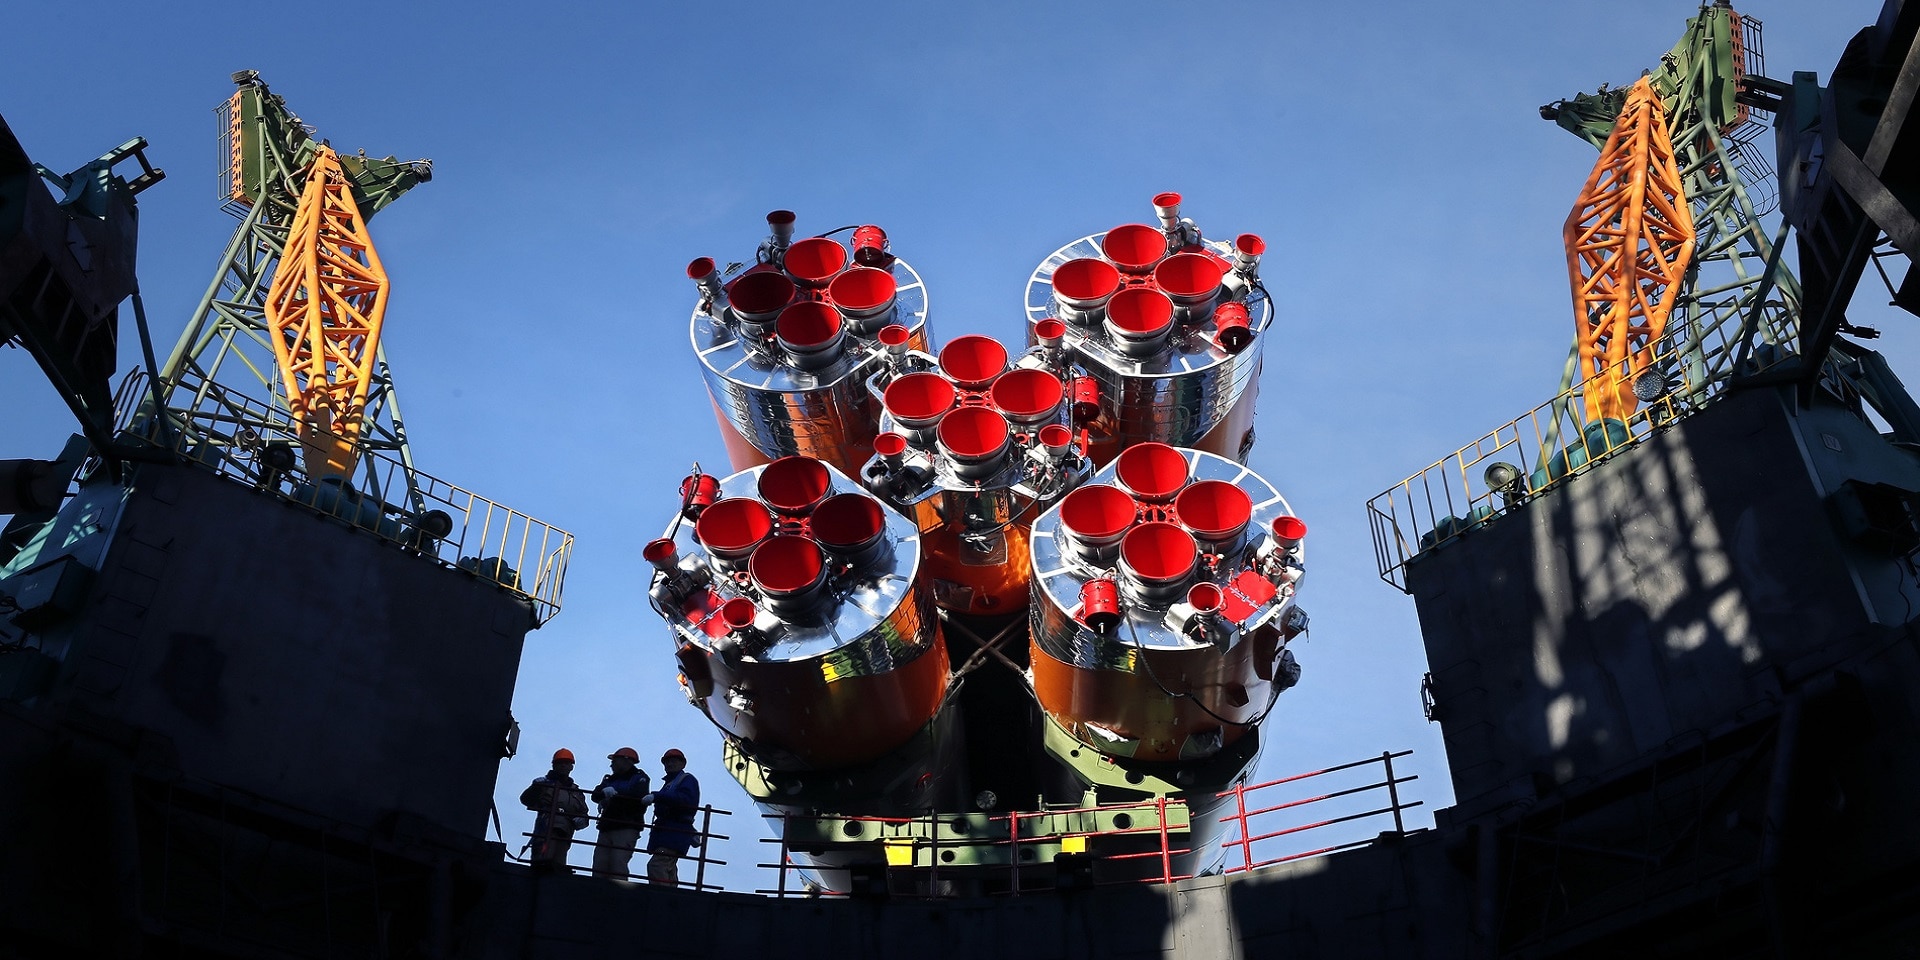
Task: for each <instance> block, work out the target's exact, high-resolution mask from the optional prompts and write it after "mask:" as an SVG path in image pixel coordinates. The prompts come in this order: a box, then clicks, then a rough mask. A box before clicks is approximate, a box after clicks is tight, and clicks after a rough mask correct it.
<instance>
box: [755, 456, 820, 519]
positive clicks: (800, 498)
mask: <svg viewBox="0 0 1920 960" xmlns="http://www.w3.org/2000/svg"><path fill="white" fill-rule="evenodd" d="M831 486H832V479H831V478H830V477H828V476H827V467H826V464H823V463H821V462H820V461H818V460H815V459H813V458H812V457H781V458H780V459H778V460H775V461H773V462H772V463H769V464H767V466H766V469H764V470H762V471H760V481H759V489H760V499H762V500H765V501H766V502H767V506H770V507H772V508H773V509H774V511H775V512H778V513H781V514H785V515H787V516H790V517H798V516H805V515H807V514H809V513H812V512H813V509H814V508H815V507H818V506H819V505H820V502H821V501H822V500H825V499H826V498H827V492H828V490H829V489H830V488H831Z"/></svg>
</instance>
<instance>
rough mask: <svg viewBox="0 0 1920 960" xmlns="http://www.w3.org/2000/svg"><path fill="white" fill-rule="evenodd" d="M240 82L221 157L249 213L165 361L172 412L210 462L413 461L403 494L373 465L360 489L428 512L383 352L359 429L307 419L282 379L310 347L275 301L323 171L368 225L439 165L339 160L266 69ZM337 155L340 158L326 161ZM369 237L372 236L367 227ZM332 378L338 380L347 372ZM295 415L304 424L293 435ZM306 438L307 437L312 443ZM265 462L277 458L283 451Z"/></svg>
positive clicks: (236, 202) (229, 201) (230, 204)
mask: <svg viewBox="0 0 1920 960" xmlns="http://www.w3.org/2000/svg"><path fill="white" fill-rule="evenodd" d="M234 81H235V83H236V84H237V85H238V86H239V89H238V90H237V91H235V93H234V95H233V97H232V98H231V99H229V100H228V101H227V102H226V103H225V104H223V105H221V107H220V108H219V109H218V110H217V113H218V114H219V115H220V119H221V123H220V129H221V133H222V144H221V146H222V161H223V164H222V170H221V176H220V194H219V195H220V198H221V199H222V200H223V201H225V204H226V209H227V210H228V211H229V212H231V213H234V214H235V215H236V216H239V217H240V218H241V221H240V226H239V228H238V229H237V230H235V231H234V234H233V239H232V240H231V241H229V242H228V244H227V248H226V251H225V253H223V254H222V255H221V258H220V264H219V267H218V268H217V269H216V270H215V272H214V277H213V281H212V282H211V283H210V284H209V285H208V287H207V292H206V294H205V295H204V296H202V298H201V300H200V303H199V305H198V306H197V307H196V308H195V309H194V313H193V317H192V319H191V320H189V321H188V323H187V326H186V329H185V330H184V331H183V332H182V334H181V337H180V340H179V342H178V343H177V344H176V345H175V346H174V348H173V352H172V354H171V355H170V356H169V357H168V358H167V360H166V363H165V364H164V365H163V366H162V367H161V370H160V383H161V389H160V391H159V393H160V397H161V402H162V403H163V404H164V405H165V407H166V418H167V420H168V421H169V423H170V424H171V425H172V427H173V428H174V429H176V430H178V431H180V432H181V433H182V434H184V435H185V436H187V437H188V438H190V440H191V441H192V442H193V444H194V448H193V452H194V453H195V454H196V455H197V456H200V457H201V458H203V459H225V460H233V461H234V462H236V463H253V462H255V461H256V460H260V459H262V458H256V457H254V456H252V455H253V454H255V453H258V452H260V451H262V450H264V449H265V448H267V447H268V446H270V445H276V444H285V445H287V446H288V447H290V448H296V449H297V448H301V447H304V448H306V449H307V450H309V452H312V451H314V450H315V449H316V448H317V449H321V450H326V451H329V453H323V454H322V455H321V456H320V458H319V461H318V462H317V463H314V464H313V466H314V467H316V468H320V472H321V473H323V474H324V473H327V469H326V468H327V466H328V464H329V463H330V462H332V461H333V460H335V459H337V458H338V451H339V450H341V449H342V448H345V449H350V450H353V451H360V452H373V453H378V454H384V455H386V456H389V457H392V458H394V459H397V460H398V461H400V462H401V463H402V464H404V465H405V468H406V469H404V470H403V471H401V473H400V476H401V477H402V478H403V482H404V485H405V490H404V491H389V490H387V489H384V488H383V484H382V481H381V477H380V474H379V472H377V471H374V470H372V469H370V468H368V469H362V470H360V471H359V474H358V476H357V478H356V479H354V480H353V485H354V486H356V487H357V488H359V489H360V490H361V492H363V493H365V494H367V495H369V496H374V497H377V498H380V499H382V500H393V499H399V500H400V501H401V502H402V503H403V504H404V505H405V507H406V508H408V509H415V510H417V509H420V508H421V506H422V503H421V496H420V493H419V489H418V483H417V481H416V479H415V477H414V470H413V457H412V453H411V452H410V451H409V449H408V447H407V436H406V428H405V426H404V422H403V420H402V419H401V414H400V405H399V399H398V396H397V395H396V392H395V390H394V385H393V377H392V374H391V372H390V371H389V369H388V366H387V361H386V355H385V351H384V350H383V349H381V348H379V347H378V346H377V345H376V346H375V347H374V349H373V350H372V351H371V356H368V357H364V358H361V362H360V363H359V364H358V369H357V371H356V373H355V376H356V377H357V379H358V381H359V382H358V384H357V386H355V387H354V388H353V391H352V394H350V395H358V396H361V397H364V404H363V405H362V406H361V407H360V409H361V411H362V413H361V416H360V417H359V418H358V423H357V425H356V426H357V433H352V432H347V431H341V428H340V426H339V422H338V421H337V420H335V421H332V422H329V423H328V424H326V425H324V426H322V425H320V424H317V423H308V422H306V421H304V420H303V419H302V417H303V416H304V413H305V411H304V409H302V408H301V407H303V406H304V405H301V407H297V406H296V398H297V397H298V396H299V391H298V386H299V384H300V380H299V379H298V378H297V377H296V375H295V371H292V370H286V371H285V372H284V375H283V369H282V368H283V361H282V359H281V357H280V354H281V353H283V352H286V353H288V357H289V359H292V358H293V357H294V356H295V354H296V353H297V352H299V351H300V350H301V349H303V348H302V347H301V346H300V345H298V344H290V343H289V342H288V340H287V337H288V332H287V330H285V329H283V328H282V327H280V326H279V325H277V324H276V323H275V321H274V320H273V319H272V318H271V317H270V316H269V306H268V304H269V301H270V299H271V296H272V292H273V287H274V281H275V278H276V277H277V276H278V275H279V272H280V270H279V268H280V265H281V260H282V257H283V256H284V255H285V253H286V251H287V249H288V244H289V242H290V241H291V240H292V239H293V232H294V230H295V227H296V220H297V218H298V216H299V213H300V209H301V198H302V196H303V195H304V194H305V192H306V189H307V185H308V183H309V181H310V180H311V178H312V177H313V176H314V175H315V173H316V171H317V170H331V171H333V173H334V174H335V175H337V176H338V177H339V178H340V179H339V182H338V183H337V184H336V186H337V187H341V188H344V189H345V191H346V192H347V194H350V195H347V194H343V195H347V202H348V203H350V204H352V205H353V207H354V208H355V209H356V211H357V213H358V218H357V219H358V220H359V222H360V227H361V230H362V231H364V225H365V220H367V219H371V218H372V217H373V215H374V214H375V213H377V212H379V211H380V210H381V209H383V208H384V207H386V205H387V204H390V203H392V202H393V201H394V200H396V199H399V197H400V196H401V195H402V194H404V193H405V192H406V191H407V190H409V189H411V188H412V187H413V186H415V185H417V184H419V183H422V182H425V181H426V180H428V179H430V178H431V176H432V166H431V163H430V162H428V161H424V160H415V161H399V160H396V159H394V158H393V157H387V158H385V159H381V160H376V159H370V158H368V157H366V156H364V155H357V156H339V155H337V154H335V153H334V152H333V150H331V149H330V148H328V147H327V146H326V144H324V143H323V142H321V141H319V140H316V139H315V138H314V136H313V134H314V131H313V129H312V128H311V127H308V126H307V125H305V124H304V123H302V122H301V121H300V118H299V117H297V116H295V115H294V114H293V113H292V112H291V111H289V110H288V109H287V107H286V102H285V100H284V99H282V98H281V97H279V96H276V95H274V94H273V93H271V92H270V91H269V90H268V89H267V86H266V84H265V83H264V82H262V81H261V80H260V78H259V75H258V74H257V73H255V72H254V71H251V70H248V71H242V72H240V73H238V74H235V75H234ZM329 157H330V158H333V162H332V163H331V165H329V164H327V163H325V162H323V160H322V158H329ZM323 175H324V174H323ZM349 232H350V231H349ZM361 236H362V239H363V240H364V233H362V234H361ZM349 245H350V244H349ZM369 250H370V248H369ZM349 259H354V260H355V262H356V263H358V264H360V265H361V266H362V267H363V268H364V267H365V266H366V264H367V262H368V260H369V259H371V262H372V265H373V266H374V267H375V268H377V265H378V260H377V258H370V257H368V256H366V255H359V256H350V257H349ZM381 299H382V300H384V297H382V298H381ZM276 341H277V342H276ZM334 366H335V367H337V366H338V365H337V364H335V365H334ZM330 369H331V368H330ZM308 376H309V377H311V373H309V374H308ZM333 376H335V377H336V378H340V376H339V374H337V373H335V374H333ZM341 379H343V378H341ZM362 390H363V391H364V393H360V392H359V391H362ZM236 397H237V398H246V397H257V398H261V399H263V400H265V401H266V404H267V405H268V406H269V407H270V408H271V409H273V410H276V411H280V412H282V413H284V414H285V415H286V416H285V417H279V418H263V417H260V416H258V415H257V411H258V406H257V405H255V404H252V403H246V402H240V400H239V399H235V398H236ZM336 415H337V414H336ZM288 422H293V423H297V424H303V426H301V427H300V428H299V429H298V430H296V431H293V432H289V431H288V429H287V424H288ZM336 431H340V432H336ZM301 434H306V435H307V438H306V441H305V442H304V443H303V440H302V436H301ZM236 454H245V456H238V455H236ZM329 454H331V455H329ZM310 459H311V458H310ZM345 459H347V460H348V462H347V463H345V464H337V465H336V469H335V470H334V471H333V472H334V473H341V472H347V471H351V470H352V469H353V465H352V462H351V461H352V459H353V458H352V457H346V458H345ZM265 460H267V461H270V462H276V463H277V462H279V458H272V457H269V458H265ZM291 466H292V464H291V463H288V464H287V467H289V468H290V467H291ZM340 466H344V468H345V470H340V469H338V467H340Z"/></svg>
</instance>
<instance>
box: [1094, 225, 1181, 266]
mask: <svg viewBox="0 0 1920 960" xmlns="http://www.w3.org/2000/svg"><path fill="white" fill-rule="evenodd" d="M1100 250H1101V252H1103V253H1105V254H1106V255H1107V259H1108V260H1111V261H1113V265H1114V266H1116V267H1119V268H1120V272H1122V273H1146V272H1148V271H1150V270H1152V269H1153V268H1154V266H1155V265H1156V264H1158V263H1159V262H1160V261H1161V260H1162V259H1164V258H1165V257H1166V255H1167V235H1166V234H1165V233H1163V232H1161V230H1160V228H1159V227H1149V226H1147V225H1146V224H1144V223H1128V224H1122V225H1120V226H1117V227H1114V228H1113V229H1112V230H1108V231H1107V235H1106V237H1104V238H1103V239H1101V241H1100Z"/></svg>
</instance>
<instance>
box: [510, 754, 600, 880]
mask: <svg viewBox="0 0 1920 960" xmlns="http://www.w3.org/2000/svg"><path fill="white" fill-rule="evenodd" d="M520 803H521V805H522V806H525V807H526V808H527V809H528V810H532V811H533V812H534V814H535V816H534V818H533V840H532V843H531V846H532V848H533V860H532V863H533V869H534V872H536V873H570V872H571V871H570V870H568V869H567V850H568V849H569V848H570V847H572V846H573V832H574V831H575V830H584V829H586V827H587V800H586V797H584V796H582V795H581V793H580V786H579V785H578V784H576V783H574V782H573V751H572V750H568V749H567V748H566V747H561V748H560V749H558V750H555V751H554V752H553V769H551V770H549V771H547V773H546V775H545V776H542V777H539V778H537V779H535V780H534V781H533V783H531V784H529V785H528V786H527V788H526V789H525V790H522V791H520Z"/></svg>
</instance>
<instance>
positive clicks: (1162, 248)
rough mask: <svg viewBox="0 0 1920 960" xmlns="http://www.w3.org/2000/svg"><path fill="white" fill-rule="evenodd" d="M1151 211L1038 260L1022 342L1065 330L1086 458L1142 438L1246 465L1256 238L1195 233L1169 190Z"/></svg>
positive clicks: (1253, 384)
mask: <svg viewBox="0 0 1920 960" xmlns="http://www.w3.org/2000/svg"><path fill="white" fill-rule="evenodd" d="M1153 207H1154V213H1155V215H1156V217H1157V218H1158V220H1159V226H1150V225H1148V224H1144V223H1129V224H1122V225H1121V226H1118V227H1114V228H1113V229H1111V230H1108V231H1107V232H1105V233H1096V234H1094V235H1092V236H1089V237H1083V238H1081V239H1079V240H1076V241H1074V242H1073V243H1070V244H1068V245H1066V246H1064V247H1061V248H1060V249H1058V250H1056V251H1054V252H1053V254H1052V255H1050V256H1048V257H1047V258H1046V259H1045V260H1044V261H1042V262H1041V264H1040V266H1039V268H1038V269H1036V270H1035V271H1034V272H1033V276H1032V277H1031V278H1029V279H1028V281H1027V299H1026V311H1027V328H1028V341H1029V342H1030V343H1044V342H1046V341H1047V340H1048V339H1049V337H1050V336H1052V335H1054V334H1056V333H1057V334H1060V335H1063V336H1064V341H1065V349H1066V351H1067V353H1068V355H1069V356H1070V358H1071V364H1072V367H1073V369H1074V374H1075V375H1074V377H1073V379H1072V380H1070V381H1069V389H1070V392H1071V394H1072V395H1073V398H1074V400H1075V402H1076V403H1082V404H1089V405H1092V406H1093V407H1095V408H1096V409H1097V411H1098V416H1097V417H1096V418H1094V419H1093V421H1092V423H1091V424H1090V433H1091V440H1092V444H1091V449H1092V454H1093V458H1094V461H1095V462H1096V463H1098V464H1102V465H1104V464H1106V463H1108V462H1110V461H1112V459H1113V458H1114V457H1115V456H1117V455H1119V453H1120V451H1121V450H1124V449H1126V448H1127V447H1129V446H1132V445H1133V444H1136V443H1144V442H1154V443H1166V444H1172V445H1174V446H1178V447H1193V448H1197V449H1201V450H1206V451H1208V452H1210V453H1217V454H1220V455H1221V456H1225V457H1230V458H1232V459H1234V460H1240V461H1245V460H1246V457H1247V454H1248V452H1249V451H1251V449H1252V446H1253V402H1254V398H1255V396H1256V395H1257V394H1258V392H1259V385H1260V359H1261V350H1262V343H1263V342H1264V339H1263V338H1262V337H1261V334H1263V333H1264V332H1266V330H1267V328H1268V326H1269V325H1270V324H1271V322H1272V319H1273V300H1272V298H1271V297H1269V296H1268V295H1267V291H1266V287H1265V286H1264V285H1263V284H1262V283H1261V281H1260V274H1259V266H1260V256H1261V254H1262V253H1264V252H1265V251H1266V242H1265V241H1264V240H1262V239H1261V238H1260V237H1259V236H1257V235H1255V234H1251V233H1243V234H1240V235H1239V236H1238V237H1236V238H1235V239H1234V241H1233V242H1232V243H1231V244H1229V243H1224V242H1221V241H1217V240H1206V239H1204V238H1203V237H1202V236H1201V234H1200V228H1199V227H1197V226H1195V225H1194V222H1193V221H1192V220H1191V219H1188V218H1185V217H1182V216H1181V215H1180V195H1179V194H1177V193H1162V194H1159V195H1157V196H1155V197H1154V198H1153ZM1055 323H1057V324H1059V326H1057V327H1056V326H1051V325H1052V324H1055Z"/></svg>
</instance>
